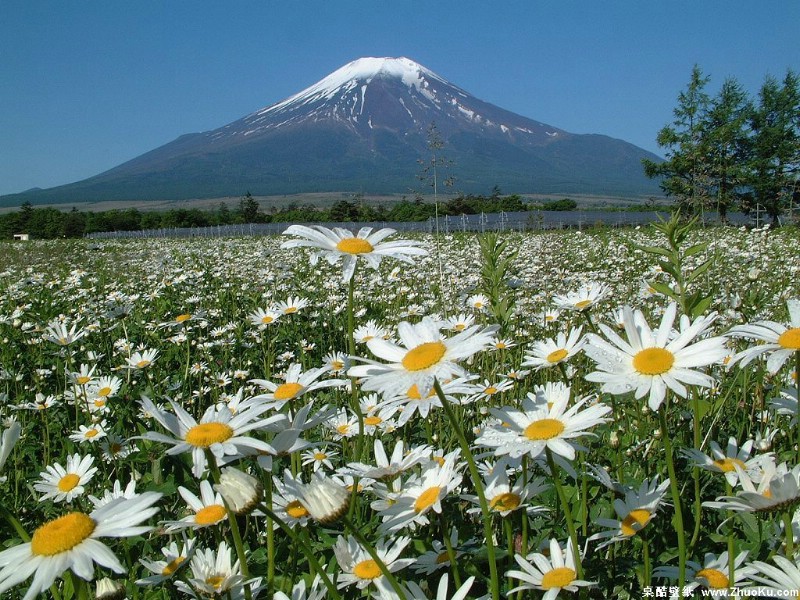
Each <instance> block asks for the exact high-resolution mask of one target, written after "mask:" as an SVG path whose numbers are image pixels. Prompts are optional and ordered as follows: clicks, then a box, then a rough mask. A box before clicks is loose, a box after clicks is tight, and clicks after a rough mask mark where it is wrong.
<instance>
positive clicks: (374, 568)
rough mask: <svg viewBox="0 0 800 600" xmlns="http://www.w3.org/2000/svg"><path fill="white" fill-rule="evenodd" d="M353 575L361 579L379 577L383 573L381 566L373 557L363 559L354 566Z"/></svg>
mask: <svg viewBox="0 0 800 600" xmlns="http://www.w3.org/2000/svg"><path fill="white" fill-rule="evenodd" d="M353 575H355V576H356V577H358V578H359V579H377V578H378V577H380V576H381V575H383V573H381V568H380V567H379V566H378V563H376V562H375V561H374V560H372V559H367V560H362V561H361V562H360V563H358V564H357V565H356V566H355V567H353Z"/></svg>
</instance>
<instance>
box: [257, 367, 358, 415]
mask: <svg viewBox="0 0 800 600" xmlns="http://www.w3.org/2000/svg"><path fill="white" fill-rule="evenodd" d="M329 372H330V371H329V369H328V367H327V366H325V367H319V368H318V369H310V370H308V371H303V366H302V365H301V364H299V363H293V364H292V365H290V366H289V368H288V369H287V371H286V375H285V376H284V378H283V383H280V384H278V383H273V382H271V381H267V380H266V379H251V380H250V383H255V384H256V385H258V386H259V387H260V388H262V389H264V390H267V392H268V393H265V394H260V395H258V396H255V397H254V400H260V401H267V404H266V406H267V407H269V408H277V409H280V408H282V407H283V405H284V404H286V403H287V402H289V401H290V400H295V399H296V398H299V397H300V396H302V395H303V394H306V393H308V392H313V391H314V390H320V389H324V388H329V387H337V386H341V385H344V384H345V383H347V381H346V380H344V379H324V380H322V381H317V380H318V379H319V378H320V377H322V376H323V375H325V374H327V373H329Z"/></svg>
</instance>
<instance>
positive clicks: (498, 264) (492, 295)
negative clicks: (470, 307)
mask: <svg viewBox="0 0 800 600" xmlns="http://www.w3.org/2000/svg"><path fill="white" fill-rule="evenodd" d="M478 241H479V244H480V249H481V289H482V291H483V293H484V294H486V297H487V298H489V309H490V311H491V313H492V316H493V317H494V320H495V322H496V323H498V324H499V325H500V330H501V331H502V332H503V333H505V332H506V331H507V330H508V328H509V325H510V322H511V317H512V316H513V314H514V305H515V303H516V301H515V299H514V295H513V293H512V290H511V289H510V288H509V287H508V280H509V273H510V270H511V265H512V263H513V262H514V259H515V258H516V256H517V250H510V249H509V246H508V239H501V238H500V234H498V233H497V232H496V231H490V232H487V233H484V234H482V235H481V236H480V237H479V238H478Z"/></svg>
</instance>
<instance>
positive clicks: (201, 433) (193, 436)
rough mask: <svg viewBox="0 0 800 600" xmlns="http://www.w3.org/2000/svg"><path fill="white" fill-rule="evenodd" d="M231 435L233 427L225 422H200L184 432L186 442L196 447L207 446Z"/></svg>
mask: <svg viewBox="0 0 800 600" xmlns="http://www.w3.org/2000/svg"><path fill="white" fill-rule="evenodd" d="M232 437H233V429H232V428H231V427H230V425H227V424H225V423H200V424H199V425H195V426H194V427H192V428H191V429H190V430H189V431H187V432H186V437H185V438H184V439H185V440H186V443H187V444H191V445H192V446H195V447H197V448H208V447H210V446H212V445H213V444H220V443H222V442H225V441H227V440H229V439H231V438H232Z"/></svg>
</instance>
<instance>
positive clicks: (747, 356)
mask: <svg viewBox="0 0 800 600" xmlns="http://www.w3.org/2000/svg"><path fill="white" fill-rule="evenodd" d="M786 306H787V308H788V309H789V325H788V326H787V325H785V324H783V323H777V322H775V321H758V322H756V323H752V324H750V325H737V326H736V327H734V328H733V329H731V330H730V331H729V332H728V333H727V334H725V335H728V336H731V337H743V338H748V339H752V340H757V341H759V342H762V343H760V344H757V345H755V346H752V347H750V348H747V349H745V350H742V351H741V352H739V353H738V354H737V355H736V356H735V357H734V358H733V360H732V361H731V364H739V366H742V367H743V366H745V365H747V364H749V363H750V362H751V361H752V360H753V359H754V358H757V357H758V356H761V355H762V354H766V353H769V358H767V370H768V371H769V372H770V373H773V374H774V373H777V372H778V371H779V370H780V368H781V367H782V366H783V363H785V362H786V361H787V360H788V359H789V357H791V356H793V355H794V354H795V353H797V352H800V300H798V299H794V300H788V301H787V302H786Z"/></svg>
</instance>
